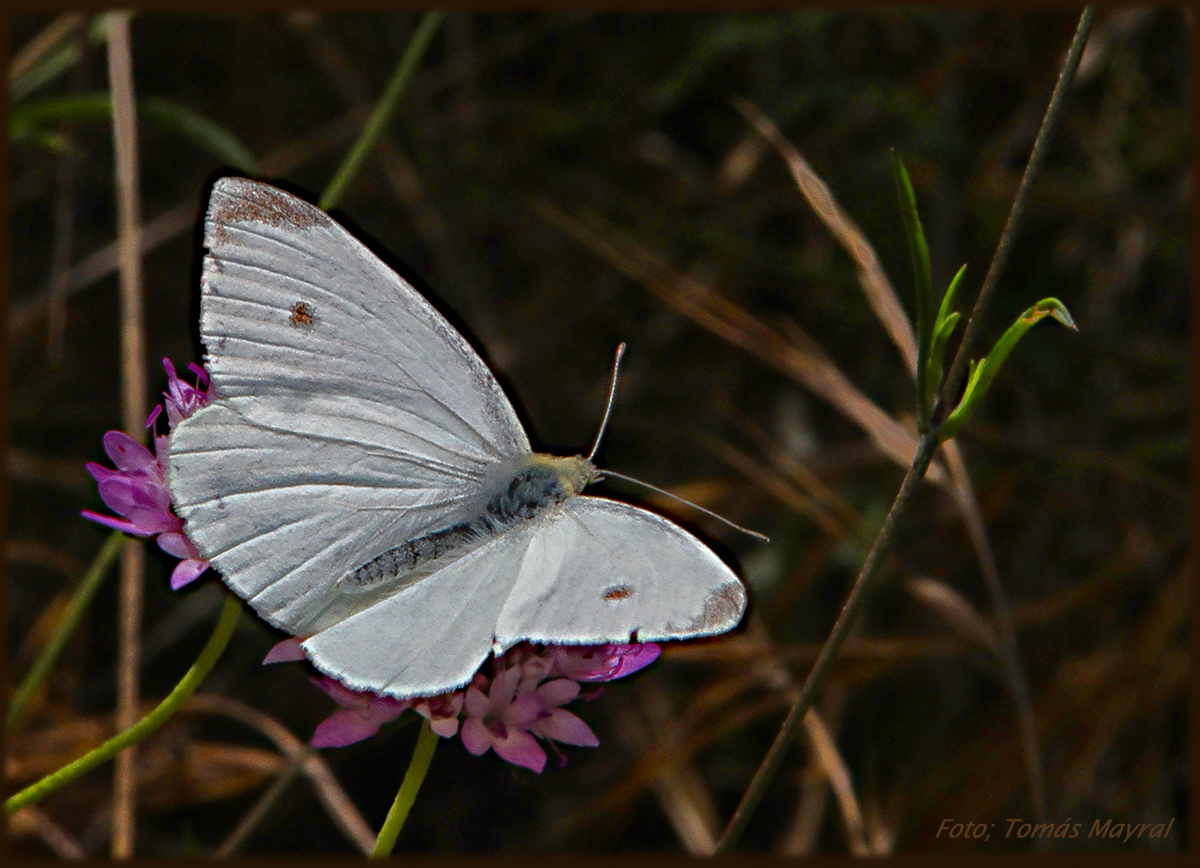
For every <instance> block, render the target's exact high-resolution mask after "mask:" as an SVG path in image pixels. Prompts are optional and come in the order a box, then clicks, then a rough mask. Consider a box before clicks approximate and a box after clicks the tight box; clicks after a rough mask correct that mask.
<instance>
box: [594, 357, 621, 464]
mask: <svg viewBox="0 0 1200 868" xmlns="http://www.w3.org/2000/svg"><path fill="white" fill-rule="evenodd" d="M624 355H625V342H624V341H621V344H620V346H618V347H617V357H616V358H615V359H613V372H612V382H611V383H609V385H608V404H607V405H605V407H604V418H603V419H601V420H600V430H599V431H598V432H596V442H595V443H593V444H592V451H591V452H589V453H588V457H587V460H588V461H591V460H592V458H594V457H595V455H596V450H597V449H599V448H600V438H601V437H603V436H604V429H605V428H607V427H608V417H609V416H611V415H612V408H613V401H614V400H616V397H617V374H618V373H619V372H620V370H621V357H622V356H624Z"/></svg>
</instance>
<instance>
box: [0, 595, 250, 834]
mask: <svg viewBox="0 0 1200 868" xmlns="http://www.w3.org/2000/svg"><path fill="white" fill-rule="evenodd" d="M241 612H242V603H241V601H240V600H239V599H238V598H237V597H234V596H233V595H230V596H229V598H228V599H227V600H226V601H225V608H224V609H223V610H222V611H221V617H220V620H218V621H217V627H216V629H215V630H213V634H212V636H211V637H210V638H209V640H208V644H207V645H205V646H204V650H203V651H201V652H200V656H199V657H197V658H196V662H195V663H193V664H192V668H191V669H189V670H188V671H187V674H186V675H184V676H183V678H182V680H180V682H179V683H178V684H177V685H175V689H174V690H172V691H171V693H170V695H169V696H167V698H166V699H164V700H163V701H162V702H161V703H159V705H158V707H157V708H155V709H154V710H153V711H151V712H150V713H149V714H147V715H146V716H145V717H143V718H142V719H141V720H139V721H138V722H137V723H135V724H134V725H133V726H131V727H130V728H129V729H127V730H125V732H123V733H121V734H119V735H117V736H114V737H113V738H110V739H109V740H108V741H106V742H105V743H104V744H102V745H100V746H99V747H97V748H96V749H95V750H92V751H90V752H88V753H86V754H84V755H83V756H81V757H80V758H79V759H77V760H75V761H74V762H73V763H70V764H69V765H66V766H63V767H62V768H61V769H59V770H58V771H56V772H52V773H51V774H49V775H47V776H46V777H44V778H42V779H41V780H40V781H38V782H37V783H36V784H31V785H30V786H28V787H26V788H25V789H23V790H21V791H20V792H19V793H17V794H16V795H14V796H12V797H10V798H9V799H8V801H6V802H5V803H4V811H5V813H7V814H10V815H11V814H15V813H16V812H17V811H19V810H20V809H21V808H23V807H25V806H26V805H30V804H33V803H34V802H37V801H40V800H41V799H44V798H45V797H46V796H48V795H50V793H52V792H54V791H55V790H57V789H58V788H59V787H61V786H63V785H64V784H67V783H70V782H71V781H73V780H75V779H76V778H77V777H79V776H80V775H82V774H84V773H85V772H89V771H91V770H92V769H94V768H95V767H96V766H98V765H100V764H101V763H103V762H106V761H108V760H110V759H112V758H113V757H115V756H116V755H117V754H118V753H120V752H121V751H122V750H124V749H125V748H127V747H129V745H131V744H135V743H137V742H139V741H141V740H142V739H144V738H145V737H146V736H148V735H150V733H152V732H154V731H155V730H156V729H158V728H159V727H160V726H162V725H163V724H164V723H166V722H167V720H168V719H169V718H170V717H171V716H172V715H173V714H175V712H177V711H178V710H179V708H180V706H181V705H183V703H184V701H185V700H186V699H187V698H188V697H189V696H191V695H192V693H194V692H195V690H196V688H197V687H199V686H200V682H202V681H203V680H204V677H205V676H206V675H208V673H209V671H210V670H211V669H212V668H213V666H214V665H215V664H216V662H217V660H218V659H219V658H220V656H221V652H222V651H224V650H225V646H226V645H227V644H228V643H229V637H230V636H232V635H233V628H234V627H235V626H236V625H237V621H238V616H239V615H240V614H241Z"/></svg>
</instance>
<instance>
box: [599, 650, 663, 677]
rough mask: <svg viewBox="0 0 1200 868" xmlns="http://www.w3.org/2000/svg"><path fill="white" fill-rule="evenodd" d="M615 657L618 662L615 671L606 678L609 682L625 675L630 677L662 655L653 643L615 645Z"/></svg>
mask: <svg viewBox="0 0 1200 868" xmlns="http://www.w3.org/2000/svg"><path fill="white" fill-rule="evenodd" d="M614 647H615V648H617V649H618V650H617V652H616V653H617V656H618V657H619V658H620V661H619V662H618V663H617V668H616V671H614V672H613V674H612V675H610V676H609V677H608V680H609V681H612V680H613V679H616V678H624V677H625V676H626V675H632V674H633V673H635V672H637V671H638V670H639V669H642V668H644V667H646V666H649V665H650V664H651V663H653V662H654V661H655V660H657V659H658V658H659V655H661V654H662V648H660V647H659V646H658V645H657V644H655V643H654V642H645V643H643V644H640V645H617V646H614Z"/></svg>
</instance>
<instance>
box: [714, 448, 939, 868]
mask: <svg viewBox="0 0 1200 868" xmlns="http://www.w3.org/2000/svg"><path fill="white" fill-rule="evenodd" d="M937 445H938V439H937V433H936V432H933V431H928V432H926V433H924V434H922V435H921V437H920V439H919V440H917V449H916V453H915V454H914V455H913V459H912V464H911V465H910V466H909V468H908V473H907V474H905V476H904V481H903V482H902V483H900V490H899V491H898V492H896V499H895V500H894V501H892V508H891V509H889V510H888V514H887V517H886V518H885V519H884V520H883V526H882V527H880V528H879V534H878V535H877V536H876V537H875V544H874V545H872V546H871V551H870V552H869V553H868V554H867V559H866V560H865V561H864V562H863V565H862V570H861V571H859V574H858V578H857V579H856V580H855V582H854V589H853V590H852V591H851V592H850V596H849V598H847V600H846V603H845V605H844V606H842V612H841V614H840V615H838V619H837V623H835V624H834V625H833V630H832V631H831V632H830V634H829V638H828V639H827V640H825V645H824V647H822V648H821V653H820V654H819V655H818V656H817V660H816V662H815V663H814V664H813V668H812V671H811V672H809V673H808V679H807V680H806V681H805V682H804V686H803V687H801V688H800V695H799V696H797V697H796V702H795V704H794V705H793V706H792V710H791V711H789V712H788V716H787V718H786V719H785V720H784V722H783V726H781V727H780V728H779V734H778V735H776V736H775V741H774V742H773V743H772V744H771V749H770V750H768V751H767V755H766V757H765V758H764V759H763V761H762V764H761V765H760V766H759V767H758V771H756V772H755V773H754V778H753V780H751V781H750V786H748V787H747V788H746V792H745V794H744V795H743V796H742V801H741V804H739V805H738V806H737V810H736V811H734V812H733V817H732V818H731V819H730V821H729V825H728V826H727V827H726V828H725V833H724V834H723V835H721V840H720V841H718V842H717V848H716V852H717V853H728V852H729V851H730V850H731V849H732V848H733V847H734V846H736V845H737V842H738V839H739V838H741V836H742V832H744V831H745V829H746V824H747V823H749V822H750V817H751V816H752V815H753V814H754V809H755V808H756V807H758V803H759V802H760V801H761V800H762V797H763V795H764V794H765V793H766V791H767V787H768V786H769V785H770V783H771V781H772V780H774V778H775V772H776V770H777V769H778V768H779V763H780V762H781V761H782V760H783V755H784V753H785V752H786V751H787V749H788V747H790V746H791V743H792V742H793V741H794V740H795V738H796V734H797V733H798V732H799V730H800V722H801V721H802V720H804V715H805V714H806V713H808V709H809V708H810V707H811V706H812V702H813V699H814V698H815V697H816V695H817V690H818V689H819V688H820V687H821V685H822V684H824V683H825V677H826V676H827V675H828V674H829V671H830V670H831V669H832V668H833V658H834V657H836V656H837V653H838V651H840V650H841V647H842V644H843V643H844V642H845V641H846V637H848V636H849V635H850V628H851V627H853V626H854V622H855V621H857V620H858V614H859V612H860V611H861V610H862V607H863V604H864V603H866V600H867V597H868V596H869V595H870V594H871V592H872V591H873V590H874V589H875V586H876V584H878V580H879V567H880V566H881V565H882V563H883V556H884V554H885V553H886V552H887V550H888V549H889V548H891V545H892V538H893V537H894V536H895V535H896V528H897V527H898V526H899V524H900V518H901V516H903V514H904V512H905V510H906V509H907V508H908V504H909V502H910V501H911V500H912V496H913V494H915V493H916V490H917V485H918V484H919V483H920V481H921V477H922V476H924V475H925V470H926V469H927V468H928V467H929V462H930V461H931V460H932V459H933V453H934V451H935V450H936V449H937Z"/></svg>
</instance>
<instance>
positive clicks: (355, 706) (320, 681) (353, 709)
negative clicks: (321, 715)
mask: <svg viewBox="0 0 1200 868" xmlns="http://www.w3.org/2000/svg"><path fill="white" fill-rule="evenodd" d="M309 680H310V681H311V682H312V683H313V684H315V685H317V687H319V688H321V689H322V690H324V691H325V692H326V693H328V694H329V695H330V696H332V697H333V699H334V701H335V702H336V703H337V704H338V705H340V706H342V707H341V708H340V709H338V710H337V711H335V712H334V713H333V714H331V715H330V716H329V717H327V718H325V719H324V720H323V721H321V722H320V723H319V724H318V725H317V730H316V732H314V733H313V737H312V744H313V747H345V746H346V745H348V744H354V742H356V741H362V740H363V739H364V738H370V737H371V736H373V735H374V734H375V733H377V732H379V727H381V726H383V725H384V724H385V723H389V722H391V721H393V720H395V719H396V718H397V717H399V716H400V715H401V714H403V712H404V709H406V708H408V707H409V703H408V701H407V700H400V699H393V698H392V697H390V696H378V695H376V694H374V693H367V692H363V691H357V690H350V689H349V688H348V687H346V686H345V685H343V684H342V683H341V682H339V681H335V680H334V679H332V678H330V677H329V676H328V675H323V676H321V677H320V678H310V679H309Z"/></svg>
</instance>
